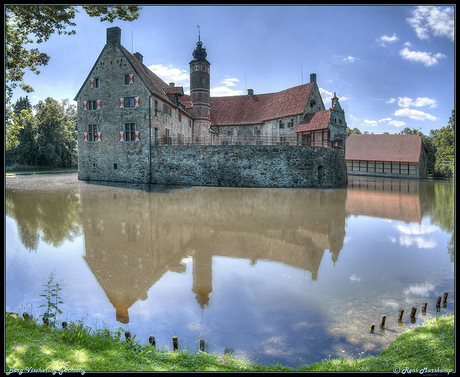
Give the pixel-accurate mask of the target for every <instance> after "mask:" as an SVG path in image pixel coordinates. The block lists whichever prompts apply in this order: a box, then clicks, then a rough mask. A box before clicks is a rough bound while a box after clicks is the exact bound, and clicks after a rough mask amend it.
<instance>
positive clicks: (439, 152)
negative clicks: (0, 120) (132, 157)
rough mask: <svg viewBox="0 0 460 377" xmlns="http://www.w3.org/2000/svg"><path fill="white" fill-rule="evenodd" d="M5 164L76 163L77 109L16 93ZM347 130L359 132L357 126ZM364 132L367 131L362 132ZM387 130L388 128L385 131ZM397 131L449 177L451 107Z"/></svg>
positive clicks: (433, 171)
mask: <svg viewBox="0 0 460 377" xmlns="http://www.w3.org/2000/svg"><path fill="white" fill-rule="evenodd" d="M6 122H7V135H6V136H7V140H6V141H7V142H6V154H5V157H6V165H7V166H11V165H14V164H17V165H22V166H37V167H43V166H46V167H59V168H72V167H76V166H77V163H78V145H77V111H76V108H75V105H72V104H71V103H70V102H69V101H68V100H63V101H56V100H55V99H53V98H47V99H46V100H45V101H40V102H39V103H38V104H37V105H35V106H33V107H32V106H31V104H30V101H29V99H28V97H27V96H26V97H25V98H23V97H20V98H19V99H18V100H17V101H16V103H15V104H14V106H12V108H10V109H9V111H7V119H6ZM347 133H348V134H360V133H361V131H360V130H359V129H358V128H353V129H347ZM364 133H367V132H364ZM386 133H388V132H386ZM400 134H406V135H407V134H415V135H420V136H421V138H422V141H423V145H424V146H425V148H426V151H427V173H428V175H430V176H433V177H444V178H453V177H454V172H455V110H452V115H451V117H450V118H449V122H448V124H447V125H446V126H444V127H442V128H441V129H439V130H431V131H430V133H429V135H425V134H423V132H422V131H420V130H417V129H410V128H409V127H406V128H405V129H403V130H402V131H401V132H400Z"/></svg>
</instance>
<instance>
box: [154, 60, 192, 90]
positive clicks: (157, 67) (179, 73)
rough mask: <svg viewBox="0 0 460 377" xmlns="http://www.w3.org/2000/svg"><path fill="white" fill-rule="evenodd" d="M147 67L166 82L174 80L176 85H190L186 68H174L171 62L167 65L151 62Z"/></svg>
mask: <svg viewBox="0 0 460 377" xmlns="http://www.w3.org/2000/svg"><path fill="white" fill-rule="evenodd" d="M148 68H149V69H150V70H151V71H152V72H153V73H155V74H156V75H158V76H159V77H160V78H161V79H162V80H163V81H164V82H166V83H170V82H174V83H175V84H176V86H183V87H189V86H190V75H189V72H188V70H185V69H180V68H175V67H173V66H172V65H171V64H170V65H168V66H166V65H162V64H153V65H150V66H149V67H148Z"/></svg>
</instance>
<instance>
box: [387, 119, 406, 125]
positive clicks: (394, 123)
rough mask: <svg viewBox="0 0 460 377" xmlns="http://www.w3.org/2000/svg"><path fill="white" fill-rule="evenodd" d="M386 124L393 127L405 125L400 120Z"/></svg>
mask: <svg viewBox="0 0 460 377" xmlns="http://www.w3.org/2000/svg"><path fill="white" fill-rule="evenodd" d="M388 124H389V125H390V126H394V127H404V126H405V125H406V122H404V121H402V120H391V121H389V122H388Z"/></svg>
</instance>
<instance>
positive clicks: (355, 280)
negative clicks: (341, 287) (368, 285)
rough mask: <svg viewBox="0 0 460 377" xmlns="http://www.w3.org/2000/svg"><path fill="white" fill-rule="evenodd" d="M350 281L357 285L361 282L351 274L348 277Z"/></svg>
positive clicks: (356, 276)
mask: <svg viewBox="0 0 460 377" xmlns="http://www.w3.org/2000/svg"><path fill="white" fill-rule="evenodd" d="M350 280H351V281H352V282H353V283H359V282H360V281H361V278H360V277H359V276H358V275H356V274H353V275H351V276H350Z"/></svg>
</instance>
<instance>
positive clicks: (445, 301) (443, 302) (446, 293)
mask: <svg viewBox="0 0 460 377" xmlns="http://www.w3.org/2000/svg"><path fill="white" fill-rule="evenodd" d="M448 294H449V292H447V291H446V292H444V297H443V299H442V307H443V308H447V295H448Z"/></svg>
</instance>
